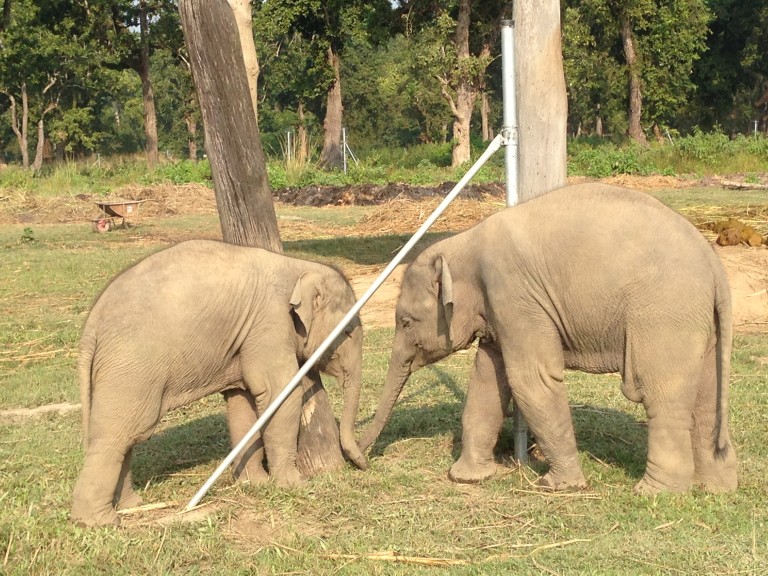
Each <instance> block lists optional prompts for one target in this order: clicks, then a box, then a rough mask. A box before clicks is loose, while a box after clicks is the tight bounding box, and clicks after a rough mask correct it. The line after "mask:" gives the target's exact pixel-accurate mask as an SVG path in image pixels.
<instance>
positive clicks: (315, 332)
mask: <svg viewBox="0 0 768 576" xmlns="http://www.w3.org/2000/svg"><path fill="white" fill-rule="evenodd" d="M354 304H355V295H354V292H353V291H352V288H351V286H350V285H349V283H348V282H347V281H346V280H345V279H344V278H343V277H342V276H341V274H339V273H337V272H336V271H333V272H332V273H329V274H320V273H317V272H307V273H304V274H302V275H301V277H300V278H299V279H298V281H297V282H296V285H295V287H294V290H293V294H292V295H291V300H290V306H291V312H292V314H293V319H294V326H295V329H296V335H297V357H298V359H299V361H300V362H305V361H306V360H307V359H308V358H309V357H310V356H311V355H312V354H314V352H315V350H317V349H318V348H319V346H320V344H322V342H323V341H324V340H325V339H326V338H327V337H328V334H330V333H331V331H332V330H333V329H334V328H335V327H336V326H337V325H338V324H339V322H341V321H342V320H343V318H344V316H346V314H347V313H348V312H349V310H350V309H351V308H352V307H353V306H354ZM362 357H363V328H362V326H361V324H360V320H359V318H357V317H355V318H354V319H353V320H352V321H351V322H350V323H349V324H348V325H347V326H346V327H345V329H344V331H343V332H342V333H341V334H340V335H339V337H338V338H337V339H336V341H335V342H334V343H333V345H332V346H331V347H330V348H328V350H327V351H326V352H325V353H324V354H323V356H322V357H321V358H320V360H319V361H318V363H317V368H318V369H319V370H320V371H321V372H324V373H326V374H329V375H331V376H333V377H334V378H336V381H337V382H338V383H339V385H340V386H341V387H342V389H343V391H344V409H343V413H342V417H341V424H340V426H339V436H340V440H341V447H342V450H343V451H344V453H345V455H346V456H347V458H349V459H350V460H351V461H352V462H353V463H354V464H355V465H356V466H357V467H358V468H360V469H362V470H365V469H367V468H368V462H367V460H366V458H365V456H364V455H363V453H362V452H361V451H360V449H359V448H358V446H357V443H356V442H355V418H356V416H357V411H358V406H359V401H360V387H361V385H362Z"/></svg>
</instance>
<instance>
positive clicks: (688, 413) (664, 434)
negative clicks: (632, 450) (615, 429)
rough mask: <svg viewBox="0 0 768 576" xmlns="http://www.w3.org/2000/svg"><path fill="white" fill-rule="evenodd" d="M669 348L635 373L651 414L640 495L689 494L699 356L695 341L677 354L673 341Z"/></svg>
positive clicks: (692, 467)
mask: <svg viewBox="0 0 768 576" xmlns="http://www.w3.org/2000/svg"><path fill="white" fill-rule="evenodd" d="M661 344H662V346H663V342H662V343H661ZM665 348H666V350H667V351H669V352H670V353H668V354H665V353H664V352H663V350H664V347H662V348H657V349H656V352H655V353H653V354H649V358H650V359H652V360H649V361H648V365H647V366H644V367H643V368H644V369H641V370H640V371H638V372H636V374H635V377H636V379H637V381H638V382H639V384H640V388H641V389H642V391H643V406H644V407H645V411H646V414H647V415H648V458H647V462H646V468H645V474H644V475H643V478H642V479H641V480H640V482H638V483H637V485H635V491H636V492H638V493H641V494H656V493H658V492H662V491H669V492H685V491H686V490H688V489H689V488H690V487H691V484H692V482H693V474H694V462H693V447H692V443H691V430H692V427H693V410H694V404H695V402H696V387H697V382H698V378H699V375H700V372H701V365H700V360H698V358H700V357H701V354H700V353H697V351H696V347H695V346H694V345H693V344H691V345H690V349H688V350H684V351H680V350H678V353H675V348H674V346H672V345H671V344H667V346H666V347H665ZM702 351H703V347H702ZM660 367H664V369H660Z"/></svg>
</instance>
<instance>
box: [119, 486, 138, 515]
mask: <svg viewBox="0 0 768 576" xmlns="http://www.w3.org/2000/svg"><path fill="white" fill-rule="evenodd" d="M143 503H144V500H143V499H142V498H141V496H139V495H138V494H136V492H134V491H133V490H130V491H126V492H125V493H124V494H123V495H122V496H121V497H120V501H119V502H117V504H116V506H115V507H116V508H117V509H118V510H125V509H127V508H137V507H139V506H141V505H142V504H143Z"/></svg>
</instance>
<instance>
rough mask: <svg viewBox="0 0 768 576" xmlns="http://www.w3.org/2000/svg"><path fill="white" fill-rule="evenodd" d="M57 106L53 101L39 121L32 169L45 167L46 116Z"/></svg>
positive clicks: (37, 169) (51, 84)
mask: <svg viewBox="0 0 768 576" xmlns="http://www.w3.org/2000/svg"><path fill="white" fill-rule="evenodd" d="M51 86H53V82H52V83H50V84H49V85H48V86H47V87H46V88H45V90H43V93H44V94H45V93H46V92H47V91H48V88H50V87H51ZM56 107H57V103H56V102H51V103H49V104H48V106H46V107H45V110H43V111H42V113H41V114H40V120H38V122H37V146H36V149H35V161H34V162H33V163H32V170H34V171H35V172H37V171H39V170H40V168H42V167H43V158H44V155H45V117H46V115H47V114H48V112H50V111H52V110H54V109H55V108H56Z"/></svg>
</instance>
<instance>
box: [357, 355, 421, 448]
mask: <svg viewBox="0 0 768 576" xmlns="http://www.w3.org/2000/svg"><path fill="white" fill-rule="evenodd" d="M412 360H413V358H411V357H408V358H400V357H398V356H397V355H394V354H393V356H392V358H391V359H390V362H389V370H388V371H387V380H386V382H385V384H384V390H383V391H382V394H381V398H380V399H379V405H378V406H377V407H376V414H375V415H374V417H373V421H372V422H371V424H370V426H368V429H367V430H366V431H365V433H364V434H363V437H362V438H361V440H360V442H359V446H360V450H361V451H363V452H365V451H366V450H367V449H368V448H369V447H370V446H371V444H373V443H374V442H375V441H376V438H378V437H379V434H381V431H382V430H383V429H384V426H386V424H387V422H388V421H389V417H390V416H391V415H392V409H393V408H394V406H395V402H397V399H398V398H399V397H400V392H402V391H403V386H405V383H406V382H407V381H408V378H409V377H410V376H411V372H412V369H411V362H412Z"/></svg>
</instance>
